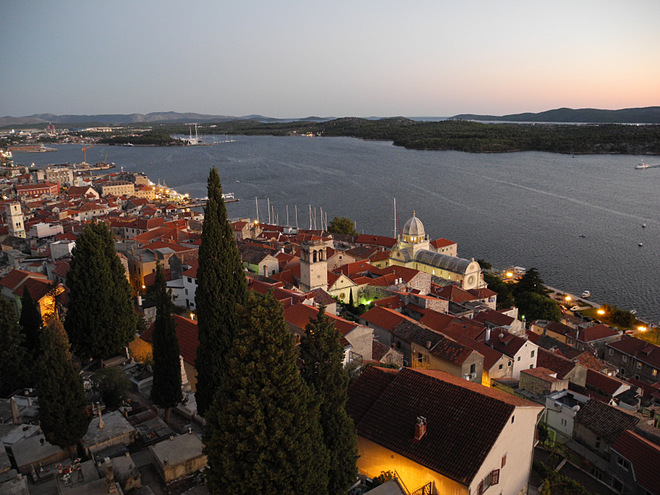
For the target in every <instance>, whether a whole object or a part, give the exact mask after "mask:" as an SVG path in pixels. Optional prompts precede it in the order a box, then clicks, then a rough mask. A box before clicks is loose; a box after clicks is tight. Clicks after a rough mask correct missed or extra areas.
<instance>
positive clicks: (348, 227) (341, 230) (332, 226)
mask: <svg viewBox="0 0 660 495" xmlns="http://www.w3.org/2000/svg"><path fill="white" fill-rule="evenodd" d="M328 232H330V233H331V234H345V235H353V236H357V235H358V231H357V230H356V228H355V222H354V221H353V220H351V219H350V218H346V217H341V218H339V217H335V218H333V219H332V220H331V221H330V223H329V224H328Z"/></svg>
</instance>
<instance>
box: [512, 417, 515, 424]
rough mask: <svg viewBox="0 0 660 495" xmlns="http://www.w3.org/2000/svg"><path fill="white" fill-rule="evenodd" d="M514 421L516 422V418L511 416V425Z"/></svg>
mask: <svg viewBox="0 0 660 495" xmlns="http://www.w3.org/2000/svg"><path fill="white" fill-rule="evenodd" d="M515 420H516V417H515V416H511V424H513V422H514V421H515Z"/></svg>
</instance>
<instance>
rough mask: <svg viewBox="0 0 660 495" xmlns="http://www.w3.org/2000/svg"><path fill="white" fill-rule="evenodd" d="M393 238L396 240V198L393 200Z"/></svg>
mask: <svg viewBox="0 0 660 495" xmlns="http://www.w3.org/2000/svg"><path fill="white" fill-rule="evenodd" d="M394 238H395V239H396V198H394Z"/></svg>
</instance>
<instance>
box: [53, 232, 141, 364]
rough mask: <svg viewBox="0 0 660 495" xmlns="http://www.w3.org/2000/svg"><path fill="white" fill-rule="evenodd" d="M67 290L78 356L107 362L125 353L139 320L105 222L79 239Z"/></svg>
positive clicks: (70, 331)
mask: <svg viewBox="0 0 660 495" xmlns="http://www.w3.org/2000/svg"><path fill="white" fill-rule="evenodd" d="M67 285H68V287H69V304H68V311H67V314H66V320H65V321H64V325H65V328H66V330H67V333H68V334H69V338H70V339H71V344H72V347H73V351H74V352H75V353H76V355H78V356H80V357H81V358H84V359H88V358H93V359H105V358H107V357H110V356H112V355H114V354H116V353H118V352H119V351H121V349H122V347H124V346H126V345H127V344H128V343H129V342H130V341H131V340H132V338H133V336H134V334H135V328H136V324H137V318H136V316H135V313H134V311H133V306H132V302H131V288H130V285H129V284H128V281H127V280H126V277H125V275H124V269H123V267H122V264H121V261H120V260H119V258H118V257H117V253H116V251H115V249H114V244H113V241H112V234H111V232H110V230H109V229H108V227H107V226H106V225H105V224H104V223H92V224H90V225H87V226H86V227H85V230H84V231H83V232H82V234H80V235H79V236H78V239H77V240H76V247H75V248H74V249H73V253H72V257H71V264H70V268H69V273H68V275H67Z"/></svg>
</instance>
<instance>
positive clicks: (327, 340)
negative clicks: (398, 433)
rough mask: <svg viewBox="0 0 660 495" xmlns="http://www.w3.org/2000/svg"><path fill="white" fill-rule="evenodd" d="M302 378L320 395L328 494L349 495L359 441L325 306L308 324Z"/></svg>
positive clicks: (337, 341) (338, 346) (338, 341)
mask: <svg viewBox="0 0 660 495" xmlns="http://www.w3.org/2000/svg"><path fill="white" fill-rule="evenodd" d="M300 359H301V360H302V362H303V366H302V377H303V379H304V380H305V382H306V383H307V384H308V385H310V386H311V387H312V388H313V390H315V391H316V393H317V399H318V401H319V404H320V411H321V417H320V421H321V428H322V429H323V440H324V443H325V446H326V449H327V451H328V456H329V465H328V467H329V469H328V493H332V494H340V493H346V492H347V491H348V488H350V486H351V485H352V484H353V483H354V482H355V480H356V479H357V458H358V454H357V438H356V436H355V425H354V423H353V419H352V418H351V417H350V416H349V415H348V413H347V412H346V401H347V400H348V394H347V389H348V380H349V378H348V372H347V371H346V369H345V368H344V365H343V361H344V346H343V345H342V344H341V334H340V333H339V331H338V330H337V329H336V328H335V325H334V324H333V323H332V320H330V318H329V317H328V315H326V314H325V307H323V306H322V307H321V308H320V309H319V313H318V315H317V316H316V318H314V319H313V320H311V321H310V322H309V324H308V325H307V327H306V328H305V335H304V336H303V338H302V340H301V342H300Z"/></svg>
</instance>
